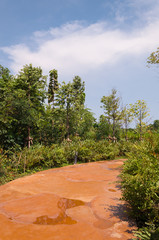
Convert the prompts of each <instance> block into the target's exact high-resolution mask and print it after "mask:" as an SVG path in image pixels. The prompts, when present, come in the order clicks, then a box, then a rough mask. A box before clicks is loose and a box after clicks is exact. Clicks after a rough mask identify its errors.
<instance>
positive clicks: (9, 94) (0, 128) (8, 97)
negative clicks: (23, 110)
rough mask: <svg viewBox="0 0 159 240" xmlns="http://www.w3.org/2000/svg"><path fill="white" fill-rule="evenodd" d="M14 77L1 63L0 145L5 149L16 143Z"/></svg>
mask: <svg viewBox="0 0 159 240" xmlns="http://www.w3.org/2000/svg"><path fill="white" fill-rule="evenodd" d="M13 92H14V78H13V76H12V75H11V74H10V71H9V69H8V68H5V67H3V66H1V65H0V145H1V147H2V148H3V149H8V148H11V147H12V146H13V145H15V142H16V140H15V134H14V129H13V124H14V123H15V122H16V118H15V117H14V116H13V112H14V108H13V103H14V100H15V99H14V95H13Z"/></svg>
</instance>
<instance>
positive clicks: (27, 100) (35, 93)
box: [14, 64, 46, 148]
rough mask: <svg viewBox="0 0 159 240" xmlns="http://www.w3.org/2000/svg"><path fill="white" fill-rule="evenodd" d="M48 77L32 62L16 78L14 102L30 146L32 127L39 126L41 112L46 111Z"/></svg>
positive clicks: (20, 124) (21, 126)
mask: <svg viewBox="0 0 159 240" xmlns="http://www.w3.org/2000/svg"><path fill="white" fill-rule="evenodd" d="M45 86H46V77H44V76H43V75H42V69H41V68H40V67H33V66H32V64H30V65H25V66H24V67H23V69H21V71H20V72H19V74H18V75H17V77H16V78H15V86H14V89H15V94H16V96H17V97H16V101H15V103H14V109H15V111H14V112H15V114H16V115H17V116H16V117H17V120H18V128H21V131H24V134H25V135H26V136H25V141H26V142H27V146H28V148H29V147H30V144H31V141H32V138H31V129H34V128H36V127H37V120H38V116H39V112H41V111H44V99H45V98H46V91H45Z"/></svg>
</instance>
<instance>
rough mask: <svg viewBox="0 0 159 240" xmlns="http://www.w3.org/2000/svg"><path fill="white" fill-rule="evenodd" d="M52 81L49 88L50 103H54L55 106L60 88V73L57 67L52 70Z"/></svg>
mask: <svg viewBox="0 0 159 240" xmlns="http://www.w3.org/2000/svg"><path fill="white" fill-rule="evenodd" d="M49 73H50V81H49V88H48V103H49V104H50V103H52V104H53V107H54V99H55V93H56V91H57V90H58V88H59V84H58V73H57V70H56V69H53V70H51V71H50V72H49Z"/></svg>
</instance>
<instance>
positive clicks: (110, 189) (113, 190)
mask: <svg viewBox="0 0 159 240" xmlns="http://www.w3.org/2000/svg"><path fill="white" fill-rule="evenodd" d="M108 191H110V192H116V190H115V189H112V188H109V189H108Z"/></svg>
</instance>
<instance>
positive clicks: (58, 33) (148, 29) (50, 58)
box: [2, 20, 159, 74]
mask: <svg viewBox="0 0 159 240" xmlns="http://www.w3.org/2000/svg"><path fill="white" fill-rule="evenodd" d="M158 29H159V20H156V21H155V22H152V23H150V24H149V25H147V26H145V27H144V28H142V29H141V28H139V29H135V30H133V31H131V32H126V31H124V30H119V29H114V30H110V28H108V26H107V23H104V22H100V23H96V24H92V25H90V26H84V24H82V23H81V24H80V23H79V22H74V23H69V24H65V25H63V26H61V27H59V28H51V29H50V30H48V31H46V32H44V31H43V32H35V33H34V35H33V36H32V41H33V43H34V45H35V44H36V48H35V49H34V50H33V49H32V48H31V47H29V46H30V44H29V43H28V44H27V43H25V44H18V45H14V46H10V47H3V48H2V50H3V51H4V52H5V53H7V54H8V55H9V58H10V59H11V66H10V68H11V69H12V70H13V71H14V72H15V73H17V72H18V71H19V70H20V69H21V68H22V66H23V65H25V64H29V63H32V64H33V65H34V66H41V67H42V69H43V70H44V72H45V73H48V72H49V70H50V69H52V68H56V69H58V70H59V72H62V73H63V74H76V73H77V74H78V73H79V72H80V73H81V72H87V71H90V70H91V69H96V68H97V69H98V68H99V67H103V66H107V65H110V64H111V65H113V64H116V63H117V62H118V61H121V60H122V59H123V58H124V57H132V56H135V57H139V56H141V55H149V53H150V52H151V51H153V50H155V49H156V47H157V46H158V45H159V42H158V39H159V30H158Z"/></svg>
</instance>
